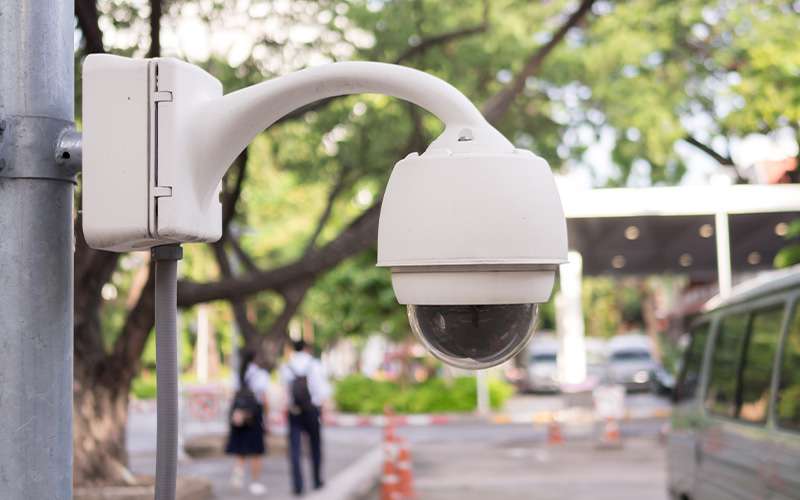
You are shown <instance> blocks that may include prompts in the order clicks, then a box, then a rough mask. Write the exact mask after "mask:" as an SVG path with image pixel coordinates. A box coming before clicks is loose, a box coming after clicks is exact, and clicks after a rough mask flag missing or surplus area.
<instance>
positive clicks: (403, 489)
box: [397, 439, 416, 499]
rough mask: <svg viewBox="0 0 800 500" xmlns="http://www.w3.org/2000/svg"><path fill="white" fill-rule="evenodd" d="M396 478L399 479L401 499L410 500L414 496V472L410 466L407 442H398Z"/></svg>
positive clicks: (403, 440) (409, 451) (402, 440)
mask: <svg viewBox="0 0 800 500" xmlns="http://www.w3.org/2000/svg"><path fill="white" fill-rule="evenodd" d="M397 476H398V479H399V488H398V490H399V492H400V495H401V498H403V499H411V498H415V497H416V496H415V495H414V471H413V469H412V464H411V450H410V449H409V446H408V441H406V440H405V439H401V440H400V445H399V448H398V453H397Z"/></svg>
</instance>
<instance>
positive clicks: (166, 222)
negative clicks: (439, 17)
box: [83, 55, 567, 368]
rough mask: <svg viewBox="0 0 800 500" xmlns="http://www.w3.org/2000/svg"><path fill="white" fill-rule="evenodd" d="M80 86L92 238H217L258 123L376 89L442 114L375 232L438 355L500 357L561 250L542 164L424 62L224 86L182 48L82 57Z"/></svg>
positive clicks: (109, 241) (511, 350) (400, 294)
mask: <svg viewBox="0 0 800 500" xmlns="http://www.w3.org/2000/svg"><path fill="white" fill-rule="evenodd" d="M83 86H84V87H83V97H84V100H83V119H84V133H83V160H84V161H83V229H84V235H85V237H86V240H87V242H88V243H89V245H90V246H92V247H93V248H98V249H103V250H112V251H129V250H143V249H147V248H150V247H153V246H157V245H164V244H170V243H182V242H198V241H216V240H217V239H219V238H220V236H221V226H222V223H221V220H222V207H221V204H220V200H219V193H220V181H221V179H222V176H223V175H224V174H225V172H226V171H227V169H228V167H229V165H230V164H231V162H232V161H233V160H234V158H235V157H236V156H237V155H238V154H239V153H240V152H241V151H242V149H244V148H245V147H246V146H247V144H249V143H250V141H251V140H252V139H253V138H254V137H255V136H256V134H258V133H260V132H261V131H262V130H264V129H265V128H268V127H269V126H270V125H271V124H272V123H274V122H275V121H276V120H278V119H279V118H281V117H282V116H284V115H286V114H287V113H289V112H291V111H293V110H295V109H298V108H300V107H301V106H304V105H306V104H309V103H312V102H314V101H317V100H319V99H324V98H326V97H331V96H337V95H344V94H354V93H364V92H378V93H384V94H388V95H391V96H395V97H399V98H401V99H405V100H407V101H410V102H412V103H415V104H417V105H419V106H421V107H423V108H425V109H427V110H429V111H431V112H432V113H434V114H435V115H436V116H437V117H439V118H440V119H441V120H442V121H443V122H444V123H445V130H444V132H443V133H442V135H440V136H439V137H438V138H437V139H436V140H435V141H434V142H433V143H432V144H431V145H430V146H429V147H428V149H427V150H426V151H425V152H424V153H423V154H421V155H418V154H416V153H414V154H411V155H409V156H408V157H406V158H405V159H403V160H401V161H400V162H398V163H397V165H396V166H395V168H394V170H393V172H392V175H391V178H390V180H389V184H388V186H387V188H386V193H385V195H384V201H383V207H382V210H381V216H380V224H379V230H378V233H379V234H378V265H379V266H382V267H388V268H390V269H391V273H392V285H393V287H394V290H395V294H396V295H397V299H398V301H399V302H400V303H401V304H406V305H408V306H409V319H410V322H411V326H412V329H413V330H414V332H415V333H416V334H417V335H418V337H419V338H420V340H421V341H422V342H423V343H424V344H425V345H426V346H428V347H429V348H430V349H431V351H432V352H433V353H434V354H435V355H436V356H438V357H440V358H441V359H443V360H445V361H446V362H448V363H451V364H454V365H457V366H461V367H465V368H483V367H488V366H492V365H495V364H498V363H500V362H502V361H505V360H507V359H509V358H510V357H511V356H513V355H514V354H515V353H516V352H518V351H519V350H520V349H522V347H524V345H525V344H526V342H527V340H528V339H529V338H530V336H531V335H532V333H533V327H534V324H535V320H536V312H537V307H536V305H537V304H540V303H543V302H546V301H547V300H548V299H549V297H550V293H551V291H552V288H553V282H554V280H555V273H556V270H557V266H558V265H559V264H561V263H563V262H566V257H567V232H566V222H565V219H564V214H563V211H562V208H561V202H560V200H559V196H558V191H557V190H556V186H555V182H554V180H553V175H552V173H551V172H550V168H549V167H548V165H547V163H546V162H545V161H544V160H543V159H542V158H539V157H537V156H535V155H534V154H533V153H531V152H529V151H524V150H518V149H515V148H514V146H513V145H512V144H511V143H510V142H509V141H508V140H507V139H506V138H505V137H503V136H502V134H500V133H499V132H498V131H497V130H496V129H494V127H492V126H491V125H490V124H489V123H487V122H486V120H485V119H484V118H483V116H482V115H481V114H480V112H479V111H478V110H477V109H476V108H475V106H474V105H473V104H472V103H471V102H470V101H469V100H468V99H467V98H466V97H464V95H463V94H461V93H460V92H459V91H458V90H456V89H455V88H454V87H452V86H451V85H449V84H447V83H446V82H444V81H442V80H439V79H438V78H435V77H433V76H430V75H427V74H425V73H422V72H420V71H416V70H413V69H410V68H404V67H402V66H395V65H390V64H381V63H369V62H345V63H335V64H330V65H327V66H320V67H317V68H311V69H307V70H303V71H298V72H296V73H292V74H290V75H286V76H283V77H280V78H275V79H273V80H269V81H266V82H263V83H261V84H258V85H254V86H251V87H247V88H245V89H242V90H239V91H236V92H233V93H231V94H227V95H224V96H223V94H222V85H221V84H220V82H219V81H218V80H216V79H215V78H214V77H212V76H211V75H209V74H208V73H206V72H205V71H203V70H201V69H200V68H197V67H195V66H192V65H190V64H186V63H183V62H181V61H177V60H174V59H167V58H158V59H150V60H134V59H128V58H123V57H117V56H110V55H92V56H89V57H87V58H86V61H85V62H84V67H83Z"/></svg>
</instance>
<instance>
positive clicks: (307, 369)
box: [280, 351, 331, 406]
mask: <svg viewBox="0 0 800 500" xmlns="http://www.w3.org/2000/svg"><path fill="white" fill-rule="evenodd" d="M280 373H281V383H282V384H283V386H284V387H285V388H286V394H287V395H289V394H291V393H292V382H293V381H294V378H295V374H296V375H298V376H301V377H302V376H305V377H306V378H307V379H308V392H310V393H311V402H312V403H314V406H322V405H323V403H325V402H326V401H327V400H328V398H329V397H330V395H331V385H330V383H329V382H328V378H327V377H326V375H325V369H324V368H323V367H322V363H320V362H319V360H317V359H314V357H313V356H311V355H310V354H309V353H307V352H303V351H301V352H294V353H292V355H291V357H290V358H289V361H287V362H286V363H285V364H284V365H283V366H282V367H281V372H280Z"/></svg>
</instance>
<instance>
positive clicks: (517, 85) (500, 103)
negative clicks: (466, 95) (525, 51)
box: [483, 0, 595, 124]
mask: <svg viewBox="0 0 800 500" xmlns="http://www.w3.org/2000/svg"><path fill="white" fill-rule="evenodd" d="M594 2H595V0H582V1H581V4H580V6H578V9H577V10H576V11H575V12H573V13H572V15H571V16H569V18H567V20H566V21H564V24H562V25H561V27H559V28H558V30H557V31H556V32H555V33H554V34H553V36H552V38H550V40H549V41H548V42H547V43H546V44H544V45H542V46H541V47H539V48H538V49H537V50H536V51H535V52H534V53H533V54H531V56H530V57H529V58H528V61H527V62H526V63H525V66H523V67H522V70H521V71H520V72H519V73H517V74H516V76H514V79H513V80H512V81H511V83H509V84H508V85H507V86H506V87H505V88H504V89H503V90H501V91H500V92H498V93H497V94H495V95H494V96H493V97H492V98H491V99H489V101H487V102H486V104H485V105H484V107H483V115H484V116H485V117H486V120H487V121H488V122H489V123H492V124H496V123H497V122H498V121H500V119H501V118H502V117H503V116H504V115H505V114H506V112H507V111H508V109H509V107H511V104H512V103H513V102H514V100H515V99H516V98H517V96H518V95H519V94H520V93H521V92H522V91H523V89H524V88H525V81H526V80H527V79H528V78H530V77H531V76H533V75H535V74H536V73H538V71H539V69H540V68H541V66H542V63H543V62H544V60H545V59H546V58H547V56H548V55H549V54H550V52H552V51H553V49H554V48H556V46H557V45H558V44H559V43H561V41H562V40H563V39H564V37H565V36H566V35H567V33H568V32H569V30H571V29H572V28H573V27H575V26H577V25H578V23H580V22H581V20H583V18H584V17H585V16H586V15H587V14H588V13H589V12H590V11H591V8H592V4H594Z"/></svg>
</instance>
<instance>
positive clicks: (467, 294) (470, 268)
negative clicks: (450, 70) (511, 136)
mask: <svg viewBox="0 0 800 500" xmlns="http://www.w3.org/2000/svg"><path fill="white" fill-rule="evenodd" d="M485 127H490V126H489V125H488V124H485ZM481 132H482V131H480V130H478V131H472V130H471V131H470V133H471V135H472V137H473V139H472V140H467V141H465V140H463V139H462V140H461V141H459V142H458V144H456V145H455V147H456V148H457V149H456V150H451V149H447V148H445V147H444V146H445V145H444V144H442V142H444V140H445V139H444V138H440V139H439V140H437V142H435V143H434V144H433V145H432V146H431V148H430V149H428V151H427V152H425V153H424V154H422V155H417V154H412V155H410V156H408V157H407V158H405V159H404V160H402V161H400V162H399V163H398V164H397V165H396V166H395V168H394V171H393V172H392V175H391V178H390V179H389V184H388V186H387V188H386V195H385V197H384V202H383V207H382V210H381V217H380V226H379V230H378V265H379V266H382V267H388V268H390V269H391V272H392V286H393V287H394V291H395V294H396V296H397V300H398V301H399V302H400V303H401V304H406V305H407V306H408V318H409V322H410V324H411V328H412V330H413V331H414V333H415V334H416V336H417V337H418V338H419V340H420V341H421V342H422V343H423V344H424V345H425V346H426V347H427V348H428V349H429V350H430V351H431V352H432V353H433V354H434V355H435V356H436V357H437V358H439V359H441V360H442V361H444V362H446V363H448V364H451V365H454V366H457V367H460V368H467V369H481V368H488V367H491V366H495V365H498V364H500V363H502V362H504V361H506V360H508V359H510V358H511V357H512V356H514V355H515V354H517V353H518V352H519V351H520V350H521V349H522V348H523V347H524V346H525V345H526V344H527V342H528V340H530V338H531V336H532V335H533V331H534V327H535V324H536V319H537V312H538V304H541V303H543V302H546V301H547V300H548V299H549V297H550V293H551V291H552V289H553V283H554V280H555V274H556V269H557V266H558V264H560V263H563V262H565V261H566V255H567V237H566V221H565V219H564V213H563V210H562V207H561V201H560V199H559V196H558V191H557V190H556V186H555V182H554V179H553V175H552V173H551V171H550V168H549V167H548V165H547V162H545V160H543V159H542V158H539V157H537V156H535V155H534V154H533V153H531V152H529V151H523V150H516V149H513V147H510V145H508V146H506V147H503V146H500V147H499V148H498V147H497V146H498V145H494V146H493V147H491V148H490V149H489V150H488V151H487V150H486V147H485V146H483V145H481V144H480V141H479V140H478V139H479V137H477V136H478V135H479V134H480V133H481ZM492 132H494V133H496V131H494V130H493V129H492Z"/></svg>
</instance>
